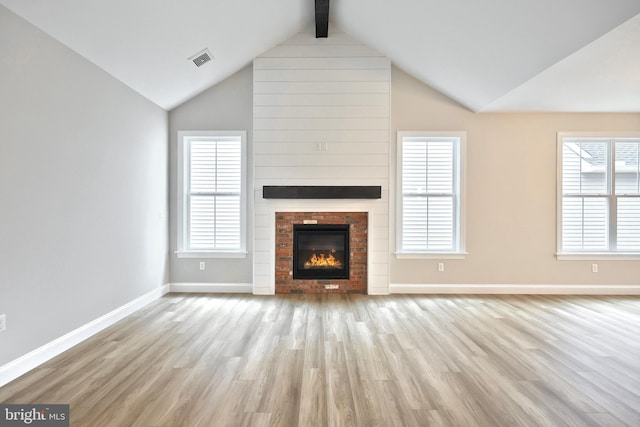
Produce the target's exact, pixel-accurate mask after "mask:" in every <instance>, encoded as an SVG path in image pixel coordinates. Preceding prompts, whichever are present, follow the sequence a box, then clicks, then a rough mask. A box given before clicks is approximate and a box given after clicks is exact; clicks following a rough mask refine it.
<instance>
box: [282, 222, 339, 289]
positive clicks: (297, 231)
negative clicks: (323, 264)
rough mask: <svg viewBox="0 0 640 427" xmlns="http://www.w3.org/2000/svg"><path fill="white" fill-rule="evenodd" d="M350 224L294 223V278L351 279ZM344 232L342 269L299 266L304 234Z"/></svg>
mask: <svg viewBox="0 0 640 427" xmlns="http://www.w3.org/2000/svg"><path fill="white" fill-rule="evenodd" d="M349 228H350V225H349V224H294V225H293V279H294V280H327V279H338V280H349V278H350V268H349V258H350V257H351V251H350V249H349ZM309 233H315V234H334V235H335V234H342V235H343V236H344V244H345V248H344V249H345V256H344V260H343V262H342V265H343V268H340V269H327V270H323V269H304V268H298V260H297V259H296V256H297V255H298V241H299V239H300V237H301V236H302V235H304V234H309Z"/></svg>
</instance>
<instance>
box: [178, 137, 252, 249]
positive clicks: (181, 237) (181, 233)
mask: <svg viewBox="0 0 640 427" xmlns="http://www.w3.org/2000/svg"><path fill="white" fill-rule="evenodd" d="M220 137H239V138H240V144H241V148H240V150H241V160H240V168H241V171H240V180H241V184H240V247H239V248H238V249H237V250H235V249H234V250H211V251H208V250H206V251H203V250H189V249H188V248H187V245H186V241H187V229H188V225H187V224H188V221H189V215H188V210H187V196H188V189H187V188H186V185H187V182H188V179H187V174H188V173H190V165H188V164H187V161H188V159H189V156H188V154H187V152H186V150H187V149H188V146H189V145H188V142H189V141H192V140H197V139H211V138H220ZM177 160H178V165H177V173H178V176H177V185H178V187H177V199H176V203H177V211H178V212H177V223H176V225H177V226H176V228H177V251H176V252H175V253H176V255H177V257H178V258H246V256H247V250H246V247H247V246H246V242H247V132H246V131H178V155H177Z"/></svg>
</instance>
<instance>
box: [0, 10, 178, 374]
mask: <svg viewBox="0 0 640 427" xmlns="http://www.w3.org/2000/svg"><path fill="white" fill-rule="evenodd" d="M167 216H168V215H167V114H166V112H165V111H164V110H162V109H161V108H159V107H157V106H155V105H154V104H152V103H151V102H149V101H148V100H146V99H145V98H143V97H142V96H140V95H138V94H137V93H135V92H133V91H132V90H131V89H129V88H127V87H126V86H124V85H123V84H122V83H120V82H119V81H117V80H115V79H114V78H112V77H111V76H109V75H107V74H106V73H105V72H103V71H102V70H100V69H99V68H98V67H96V66H95V65H93V64H91V63H89V62H88V61H86V60H85V59H83V58H81V57H80V56H79V55H77V54H75V53H74V52H72V51H71V50H69V49H68V48H66V47H64V46H63V45H61V44H60V43H58V42H57V41H55V40H54V39H52V38H51V37H49V36H47V35H45V34H44V33H42V32H41V31H39V30H37V29H36V28H35V27H33V26H32V25H31V24H29V23H27V22H26V21H24V20H22V19H21V18H19V17H17V16H16V15H14V14H13V13H12V12H10V11H8V10H7V9H6V8H4V7H3V6H0V314H2V313H4V314H6V315H7V325H8V328H7V330H6V331H5V332H0V366H1V365H3V364H5V363H7V362H9V361H11V360H13V359H16V358H18V357H19V356H21V355H24V354H26V353H27V352H29V351H31V350H34V349H35V348H37V347H39V346H42V345H44V344H46V343H48V342H50V341H52V340H54V339H56V338H58V337H60V336H62V335H64V334H66V333H68V332H70V331H72V330H74V329H76V328H78V327H80V326H82V325H84V324H86V323H88V322H90V321H92V320H94V319H96V318H98V317H100V316H102V315H104V314H106V313H108V312H110V311H112V310H114V309H116V308H118V307H120V306H122V305H124V304H126V303H128V302H130V301H132V300H134V299H135V298H137V297H139V296H141V295H143V294H145V293H147V292H150V291H152V290H154V289H157V288H158V287H160V286H161V285H163V284H165V283H166V282H167V279H168V277H167Z"/></svg>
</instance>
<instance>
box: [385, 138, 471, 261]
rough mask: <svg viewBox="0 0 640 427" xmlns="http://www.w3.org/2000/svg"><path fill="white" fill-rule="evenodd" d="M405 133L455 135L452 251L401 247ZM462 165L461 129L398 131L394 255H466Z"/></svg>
mask: <svg viewBox="0 0 640 427" xmlns="http://www.w3.org/2000/svg"><path fill="white" fill-rule="evenodd" d="M405 137H424V138H437V137H445V138H459V141H460V142H459V148H458V159H457V165H456V166H457V169H458V172H459V173H458V177H457V187H458V188H457V190H458V194H457V196H458V197H457V199H456V205H457V206H456V208H457V209H456V210H457V217H458V223H457V227H456V228H457V230H456V234H457V242H456V243H457V248H456V249H455V250H453V251H441V250H438V251H406V250H403V248H402V209H403V206H402V202H403V197H402V175H403V171H402V157H403V156H402V153H403V150H402V147H403V139H404V138H405ZM466 166H467V132H465V131H444V132H433V131H398V132H397V138H396V195H397V196H396V203H395V205H396V206H395V212H396V220H395V224H396V239H395V240H396V251H395V252H394V254H395V256H396V259H465V258H466V255H467V254H468V253H467V252H466V228H467V226H466V206H467V203H466V169H467V168H466Z"/></svg>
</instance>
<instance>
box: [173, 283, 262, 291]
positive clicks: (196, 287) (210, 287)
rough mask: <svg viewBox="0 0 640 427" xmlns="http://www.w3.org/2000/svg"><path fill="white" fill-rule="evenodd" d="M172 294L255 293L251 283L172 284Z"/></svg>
mask: <svg viewBox="0 0 640 427" xmlns="http://www.w3.org/2000/svg"><path fill="white" fill-rule="evenodd" d="M169 289H170V292H181V293H196V294H197V293H205V294H228V293H234V294H250V293H253V285H252V284H251V283H171V285H169Z"/></svg>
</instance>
